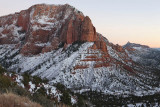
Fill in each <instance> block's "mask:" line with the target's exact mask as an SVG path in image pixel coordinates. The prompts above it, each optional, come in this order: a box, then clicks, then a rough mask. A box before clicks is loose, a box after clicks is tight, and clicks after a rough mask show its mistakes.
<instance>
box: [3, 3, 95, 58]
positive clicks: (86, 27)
mask: <svg viewBox="0 0 160 107" xmlns="http://www.w3.org/2000/svg"><path fill="white" fill-rule="evenodd" d="M6 19H7V20H6ZM0 20H1V22H0V25H1V29H2V31H1V35H0V36H1V38H0V44H17V43H19V42H20V40H21V39H23V41H22V42H23V44H22V49H21V53H22V54H23V55H28V54H27V53H28V52H29V54H33V55H35V54H39V53H41V52H42V50H43V52H48V51H51V50H52V49H55V48H57V45H59V44H60V43H66V44H72V43H73V42H76V41H81V42H82V41H84V42H94V41H96V38H97V34H96V30H95V27H94V26H93V25H92V22H91V20H90V18H89V17H88V16H86V17H85V16H84V15H83V14H82V13H81V12H80V11H78V10H76V9H75V8H73V7H71V6H69V5H67V4H66V5H60V6H56V5H45V4H41V5H34V6H32V7H30V8H29V9H28V10H23V11H21V12H20V13H16V14H14V15H9V16H4V17H1V18H0ZM3 20H5V21H3ZM6 25H8V26H7V27H5V26H6ZM15 29H17V32H16V33H17V35H15ZM19 34H21V35H22V34H23V37H22V38H19V37H17V36H19ZM55 38H57V39H58V42H59V43H56V45H55V44H54V43H53V41H55ZM14 39H15V40H14ZM57 39H56V40H57ZM25 44H27V45H25ZM40 45H41V46H40ZM26 46H27V47H28V48H26ZM32 46H33V48H34V49H33V50H34V51H31V50H32V49H30V48H32ZM35 50H36V52H35Z"/></svg>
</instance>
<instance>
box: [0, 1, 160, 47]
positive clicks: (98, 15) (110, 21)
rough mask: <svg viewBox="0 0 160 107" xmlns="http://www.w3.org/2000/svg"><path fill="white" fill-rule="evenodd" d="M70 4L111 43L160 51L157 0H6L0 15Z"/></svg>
mask: <svg viewBox="0 0 160 107" xmlns="http://www.w3.org/2000/svg"><path fill="white" fill-rule="evenodd" d="M42 3H45V4H66V3H68V4H70V5H72V6H74V7H75V8H77V9H78V10H80V11H82V12H83V13H84V15H87V16H89V17H90V18H91V20H92V23H93V25H94V26H95V27H96V30H97V32H99V33H101V34H103V35H104V36H105V37H106V38H107V39H108V40H109V41H110V42H112V43H114V44H120V45H124V44H126V43H127V42H128V41H129V42H131V43H138V44H142V45H148V46H150V47H153V48H160V14H159V13H160V6H159V4H160V1H158V0H154V1H151V0H141V1H139V0H130V1H128V0H121V1H118V0H115V1H109V0H101V1H99V2H98V1H97V0H88V1H85V0H81V1H75V0H65V1H63V0H54V1H51V0H46V1H43V0H36V1H31V0H28V1H25V0H15V1H14V2H10V1H9V0H5V1H1V2H0V10H1V11H0V16H4V15H8V14H13V13H15V12H20V11H21V10H25V9H27V8H29V7H31V6H32V5H35V4H42Z"/></svg>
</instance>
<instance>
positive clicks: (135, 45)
mask: <svg viewBox="0 0 160 107" xmlns="http://www.w3.org/2000/svg"><path fill="white" fill-rule="evenodd" d="M123 47H124V48H134V47H142V48H150V47H149V46H147V45H141V44H136V43H131V42H129V41H128V42H127V44H125V45H124V46H123Z"/></svg>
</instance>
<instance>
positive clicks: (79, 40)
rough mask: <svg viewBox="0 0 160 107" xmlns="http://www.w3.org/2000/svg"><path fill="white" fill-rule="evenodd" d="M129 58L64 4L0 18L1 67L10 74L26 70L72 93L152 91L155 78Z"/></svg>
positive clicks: (83, 17) (35, 8) (35, 7)
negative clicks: (87, 90)
mask: <svg viewBox="0 0 160 107" xmlns="http://www.w3.org/2000/svg"><path fill="white" fill-rule="evenodd" d="M131 58H132V57H130V54H128V51H127V49H126V48H123V47H122V46H119V45H114V44H112V43H110V42H109V41H108V40H107V39H106V38H105V37H103V36H102V35H101V34H99V33H97V32H96V29H95V27H94V26H93V24H92V22H91V19H90V18H89V17H88V16H84V15H83V14H82V13H81V12H80V11H78V10H76V9H75V8H74V7H72V6H70V5H68V4H66V5H45V4H38V5H34V6H32V7H30V8H29V9H27V10H23V11H21V12H19V13H15V14H12V15H8V16H3V17H0V64H1V65H3V66H4V67H5V68H7V69H8V70H10V71H16V72H29V73H30V74H32V75H38V76H40V77H42V78H47V79H49V80H50V82H51V83H57V82H60V83H62V84H64V85H66V86H67V87H68V88H72V89H74V90H76V89H92V90H101V91H103V92H104V93H110V94H111V93H112V94H113V93H120V94H124V93H130V92H135V94H136V93H142V94H143V91H144V90H153V89H152V85H153V87H154V88H155V89H156V88H157V86H158V85H159V81H157V78H159V77H157V75H155V74H154V72H152V70H151V69H148V68H144V67H143V66H140V65H137V64H136V63H135V62H134V61H133V59H131ZM146 78H147V80H146ZM152 92H153V91H152Z"/></svg>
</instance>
